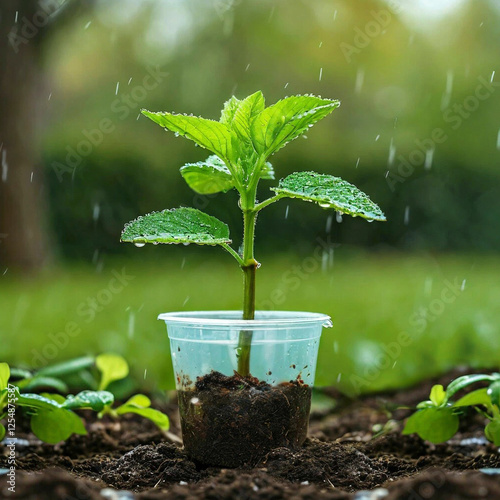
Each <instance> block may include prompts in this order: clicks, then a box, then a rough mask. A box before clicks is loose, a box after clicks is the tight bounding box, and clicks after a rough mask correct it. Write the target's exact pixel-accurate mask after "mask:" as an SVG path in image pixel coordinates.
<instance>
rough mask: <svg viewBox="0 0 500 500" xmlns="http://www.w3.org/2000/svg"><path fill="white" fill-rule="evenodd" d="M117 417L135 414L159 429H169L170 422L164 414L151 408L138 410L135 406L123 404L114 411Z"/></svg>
mask: <svg viewBox="0 0 500 500" xmlns="http://www.w3.org/2000/svg"><path fill="white" fill-rule="evenodd" d="M116 413H118V415H124V414H125V413H136V414H137V415H141V416H142V417H145V418H147V419H149V420H151V421H152V422H153V423H155V424H156V425H157V426H158V427H159V428H160V429H162V430H165V431H167V430H168V429H169V427H170V421H169V419H168V417H167V415H165V414H164V413H162V412H161V411H158V410H155V409H153V408H138V407H137V406H133V405H128V404H124V405H122V406H120V407H118V408H117V409H116Z"/></svg>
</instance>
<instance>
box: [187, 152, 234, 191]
mask: <svg viewBox="0 0 500 500" xmlns="http://www.w3.org/2000/svg"><path fill="white" fill-rule="evenodd" d="M181 175H182V177H184V180H185V181H186V182H187V184H188V186H189V187H190V188H191V189H192V190H193V191H196V192H197V193H200V194H213V193H219V192H221V191H222V192H224V193H225V192H226V191H229V190H230V189H232V188H233V187H234V180H233V176H232V175H231V172H230V171H229V169H228V168H227V167H226V165H225V164H224V162H223V161H222V160H221V159H220V158H219V157H218V156H215V155H213V156H209V157H208V158H207V159H206V160H205V161H199V162H197V163H186V165H184V166H183V167H181Z"/></svg>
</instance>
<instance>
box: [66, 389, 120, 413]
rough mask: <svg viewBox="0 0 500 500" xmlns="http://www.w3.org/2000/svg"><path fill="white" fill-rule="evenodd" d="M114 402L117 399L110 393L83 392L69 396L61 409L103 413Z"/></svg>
mask: <svg viewBox="0 0 500 500" xmlns="http://www.w3.org/2000/svg"><path fill="white" fill-rule="evenodd" d="M114 400H115V397H114V396H113V394H111V393H110V392H108V391H82V392H79V393H78V394H77V395H76V396H71V395H70V396H68V397H67V398H66V401H65V402H64V403H63V404H62V405H61V407H62V408H66V409H67V410H84V409H92V410H94V411H102V410H103V409H104V407H105V406H109V405H112V404H113V402H114Z"/></svg>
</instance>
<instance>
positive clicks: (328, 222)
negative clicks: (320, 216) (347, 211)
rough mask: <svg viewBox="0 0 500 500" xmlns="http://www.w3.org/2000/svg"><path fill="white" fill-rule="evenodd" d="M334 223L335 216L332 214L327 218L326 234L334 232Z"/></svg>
mask: <svg viewBox="0 0 500 500" xmlns="http://www.w3.org/2000/svg"><path fill="white" fill-rule="evenodd" d="M332 222H333V215H332V214H330V215H329V216H328V217H327V218H326V227H325V231H326V234H330V233H331V232H332Z"/></svg>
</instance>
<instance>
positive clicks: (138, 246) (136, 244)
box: [134, 243, 146, 248]
mask: <svg viewBox="0 0 500 500" xmlns="http://www.w3.org/2000/svg"><path fill="white" fill-rule="evenodd" d="M145 244H146V243H134V245H135V246H136V247H137V248H142V247H143V246H144V245H145Z"/></svg>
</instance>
